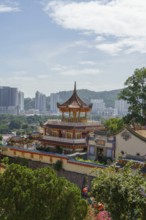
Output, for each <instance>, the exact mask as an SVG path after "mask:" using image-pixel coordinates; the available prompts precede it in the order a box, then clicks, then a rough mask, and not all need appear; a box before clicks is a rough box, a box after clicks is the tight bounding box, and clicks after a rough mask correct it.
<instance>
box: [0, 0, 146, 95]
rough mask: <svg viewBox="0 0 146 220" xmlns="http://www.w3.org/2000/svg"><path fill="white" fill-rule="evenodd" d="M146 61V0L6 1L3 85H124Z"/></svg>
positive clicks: (0, 34) (1, 20)
mask: <svg viewBox="0 0 146 220" xmlns="http://www.w3.org/2000/svg"><path fill="white" fill-rule="evenodd" d="M144 66H146V0H92V1H90V0H84V1H83V0H74V1H73V0H62V1H59V0H56V1H51V0H0V86H11V87H17V88H18V89H19V90H21V91H23V92H24V94H25V97H34V96H35V92H36V90H38V91H40V92H42V93H44V94H46V95H49V94H50V93H53V92H59V91H64V90H73V87H74V81H76V83H77V89H89V90H93V91H103V90H112V89H119V88H123V86H124V82H125V81H126V79H127V78H128V77H129V76H131V75H132V74H133V72H134V70H135V69H136V68H141V67H144Z"/></svg>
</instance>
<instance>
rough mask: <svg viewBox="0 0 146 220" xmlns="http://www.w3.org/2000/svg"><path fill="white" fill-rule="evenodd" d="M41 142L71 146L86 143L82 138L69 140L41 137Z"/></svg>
mask: <svg viewBox="0 0 146 220" xmlns="http://www.w3.org/2000/svg"><path fill="white" fill-rule="evenodd" d="M42 140H46V141H55V142H62V143H71V144H85V143H86V140H85V139H84V138H82V139H70V138H59V137H52V136H43V138H42Z"/></svg>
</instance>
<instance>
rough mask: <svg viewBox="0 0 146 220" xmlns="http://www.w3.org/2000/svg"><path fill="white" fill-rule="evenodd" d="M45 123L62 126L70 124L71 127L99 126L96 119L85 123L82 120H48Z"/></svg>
mask: <svg viewBox="0 0 146 220" xmlns="http://www.w3.org/2000/svg"><path fill="white" fill-rule="evenodd" d="M45 125H62V126H71V127H82V126H100V124H99V123H98V122H97V121H92V122H91V121H89V122H86V123H83V122H65V121H59V120H58V121H57V120H56V121H53V120H48V121H47V122H46V123H45Z"/></svg>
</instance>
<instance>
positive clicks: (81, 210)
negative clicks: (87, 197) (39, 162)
mask: <svg viewBox="0 0 146 220" xmlns="http://www.w3.org/2000/svg"><path fill="white" fill-rule="evenodd" d="M86 213H87V204H86V202H85V201H84V200H83V199H82V198H81V193H80V190H79V188H78V187H77V186H75V185H74V184H73V183H70V182H69V181H68V180H66V179H65V178H62V177H60V178H58V177H57V176H56V173H55V172H54V171H53V170H52V169H51V168H49V167H47V168H41V169H37V170H31V169H29V168H26V167H24V166H20V165H16V164H12V165H9V166H8V168H7V169H6V171H5V172H4V173H3V174H2V175H1V176H0V219H2V220H3V219H6V220H14V219H15V220H18V219H19V220H32V219H35V220H54V219H57V220H62V219H63V220H68V219H69V220H82V219H84V217H85V216H86Z"/></svg>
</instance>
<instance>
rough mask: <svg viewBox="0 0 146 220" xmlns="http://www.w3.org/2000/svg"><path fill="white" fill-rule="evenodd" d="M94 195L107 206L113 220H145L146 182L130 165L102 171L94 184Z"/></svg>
mask: <svg viewBox="0 0 146 220" xmlns="http://www.w3.org/2000/svg"><path fill="white" fill-rule="evenodd" d="M92 194H93V195H94V196H95V199H96V201H98V202H99V201H100V202H103V203H104V204H105V205H106V208H107V210H108V211H109V212H111V215H112V219H113V220H117V219H118V220H129V219H130V220H135V219H137V220H145V216H146V209H145V207H146V181H145V179H144V177H143V176H142V174H140V173H139V172H138V171H137V172H133V171H132V169H131V168H130V167H129V165H126V166H125V167H124V168H122V169H119V170H118V171H117V168H116V167H110V168H107V169H104V170H101V171H100V172H99V173H98V175H97V177H96V178H95V179H94V180H93V182H92Z"/></svg>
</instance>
